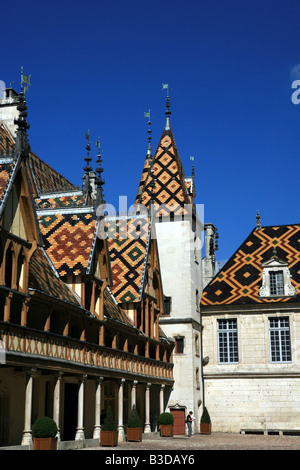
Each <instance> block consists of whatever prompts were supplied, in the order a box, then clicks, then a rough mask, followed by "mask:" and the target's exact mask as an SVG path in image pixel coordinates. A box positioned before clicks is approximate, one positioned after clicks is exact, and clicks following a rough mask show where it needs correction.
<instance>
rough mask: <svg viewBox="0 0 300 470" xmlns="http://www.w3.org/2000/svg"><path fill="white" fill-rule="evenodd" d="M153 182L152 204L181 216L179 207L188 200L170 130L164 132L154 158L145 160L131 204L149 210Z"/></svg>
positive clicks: (179, 161) (183, 177)
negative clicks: (139, 205) (153, 183)
mask: <svg viewBox="0 0 300 470" xmlns="http://www.w3.org/2000/svg"><path fill="white" fill-rule="evenodd" d="M152 162H153V163H152ZM152 170H153V174H152ZM153 179H154V182H155V185H154V187H153V194H154V195H153V198H152V199H153V201H154V204H155V205H156V206H161V205H163V204H164V205H166V206H167V207H168V210H171V211H173V212H174V213H175V215H176V214H179V213H182V207H183V206H184V204H188V203H189V199H188V196H187V187H186V183H185V175H184V170H183V167H182V163H181V160H180V157H179V153H178V150H177V147H176V143H175V139H174V136H173V133H172V131H171V130H164V132H163V134H162V137H161V139H160V142H159V145H158V147H157V150H156V152H155V155H154V159H153V160H151V159H149V158H148V157H147V158H146V161H145V164H144V168H143V172H142V176H141V180H140V184H139V188H138V192H137V196H136V200H135V203H138V202H140V203H142V204H143V205H144V206H146V207H149V204H150V201H151V192H152V187H151V183H152V181H153Z"/></svg>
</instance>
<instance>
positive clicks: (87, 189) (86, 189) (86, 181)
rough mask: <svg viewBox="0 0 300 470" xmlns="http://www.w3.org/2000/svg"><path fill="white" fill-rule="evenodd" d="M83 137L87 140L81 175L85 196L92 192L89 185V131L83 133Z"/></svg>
mask: <svg viewBox="0 0 300 470" xmlns="http://www.w3.org/2000/svg"><path fill="white" fill-rule="evenodd" d="M85 138H86V140H87V145H86V152H87V153H86V157H85V159H84V160H85V161H86V165H85V166H84V168H83V170H84V175H83V177H82V179H83V191H84V192H85V193H86V195H87V196H89V195H91V192H92V187H91V183H90V172H91V171H92V167H91V165H90V161H91V157H90V150H91V146H90V131H88V132H87V133H86V134H85Z"/></svg>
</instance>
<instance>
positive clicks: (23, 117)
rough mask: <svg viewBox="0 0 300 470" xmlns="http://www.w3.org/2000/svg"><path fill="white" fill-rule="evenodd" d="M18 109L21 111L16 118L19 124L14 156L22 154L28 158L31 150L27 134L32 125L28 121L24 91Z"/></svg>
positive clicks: (20, 96)
mask: <svg viewBox="0 0 300 470" xmlns="http://www.w3.org/2000/svg"><path fill="white" fill-rule="evenodd" d="M17 110H18V111H19V116H18V117H17V118H15V120H14V123H15V124H16V125H17V131H16V144H15V149H14V156H15V158H17V157H18V156H20V155H21V156H22V157H23V158H26V157H28V154H29V152H30V145H29V142H28V136H27V130H28V129H29V128H30V126H29V124H28V122H27V105H26V100H25V95H24V93H23V91H21V92H20V95H19V102H18V106H17Z"/></svg>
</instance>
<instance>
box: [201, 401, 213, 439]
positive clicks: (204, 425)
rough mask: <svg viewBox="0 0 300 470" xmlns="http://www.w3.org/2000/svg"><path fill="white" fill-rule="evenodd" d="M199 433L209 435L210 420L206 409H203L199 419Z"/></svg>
mask: <svg viewBox="0 0 300 470" xmlns="http://www.w3.org/2000/svg"><path fill="white" fill-rule="evenodd" d="M200 433H201V434H210V433H211V420H210V416H209V413H208V411H207V408H206V407H204V408H203V413H202V416H201V419H200Z"/></svg>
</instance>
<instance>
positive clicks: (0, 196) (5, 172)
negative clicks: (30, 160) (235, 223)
mask: <svg viewBox="0 0 300 470" xmlns="http://www.w3.org/2000/svg"><path fill="white" fill-rule="evenodd" d="M1 160H2V161H1ZM16 163H17V162H16V161H15V160H13V159H10V161H6V159H4V158H0V206H1V205H2V203H3V200H4V196H5V193H6V192H7V190H8V186H9V183H10V181H11V178H12V175H13V174H14V170H15V168H16Z"/></svg>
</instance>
